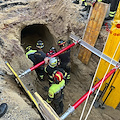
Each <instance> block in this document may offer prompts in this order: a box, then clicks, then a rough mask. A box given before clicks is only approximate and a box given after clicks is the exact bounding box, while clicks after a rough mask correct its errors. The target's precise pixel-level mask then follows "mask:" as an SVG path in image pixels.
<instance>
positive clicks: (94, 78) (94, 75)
mask: <svg viewBox="0 0 120 120" xmlns="http://www.w3.org/2000/svg"><path fill="white" fill-rule="evenodd" d="M102 54H103V52H102ZM99 64H100V61H99V63H98V66H97V69H96V72H95V75H94V78H93V80H92V83H91V86H90V89H89V93H88V96H87V98H86V101H85V104H84V107H83V110H82V113H81V116H80V120H82V117H83V114H84V111H85V107H86V105H87V102H88V99H89V95H90V91H91V90H92V86H93V83H94V79H95V77H96V74H97V71H98V67H99Z"/></svg>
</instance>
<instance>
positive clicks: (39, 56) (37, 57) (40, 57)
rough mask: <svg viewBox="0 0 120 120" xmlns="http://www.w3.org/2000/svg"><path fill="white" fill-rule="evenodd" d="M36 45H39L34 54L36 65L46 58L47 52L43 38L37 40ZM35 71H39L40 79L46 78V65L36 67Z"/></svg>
mask: <svg viewBox="0 0 120 120" xmlns="http://www.w3.org/2000/svg"><path fill="white" fill-rule="evenodd" d="M36 47H37V51H36V52H35V54H34V57H35V65H36V64H38V63H40V62H42V61H43V60H44V58H45V57H46V54H45V53H44V52H43V48H44V43H43V42H42V41H41V40H39V41H38V42H37V45H36ZM35 71H36V73H37V76H38V78H39V80H40V81H43V80H44V65H41V66H40V67H38V68H37V69H35Z"/></svg>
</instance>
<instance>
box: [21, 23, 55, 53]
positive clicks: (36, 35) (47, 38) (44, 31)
mask: <svg viewBox="0 0 120 120" xmlns="http://www.w3.org/2000/svg"><path fill="white" fill-rule="evenodd" d="M38 40H42V41H43V42H44V45H45V47H44V49H43V51H44V52H48V51H49V49H50V47H51V46H54V45H55V44H54V41H55V40H54V38H53V35H52V34H51V33H50V31H49V29H48V28H47V27H46V26H45V25H43V24H34V25H29V26H26V27H25V28H24V29H23V30H22V31H21V45H22V47H23V48H24V50H25V48H26V47H27V46H28V45H31V46H32V48H33V49H36V43H37V41H38Z"/></svg>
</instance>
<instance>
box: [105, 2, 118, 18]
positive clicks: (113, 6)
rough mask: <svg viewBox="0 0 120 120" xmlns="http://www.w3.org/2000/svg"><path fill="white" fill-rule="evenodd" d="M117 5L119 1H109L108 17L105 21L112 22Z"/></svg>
mask: <svg viewBox="0 0 120 120" xmlns="http://www.w3.org/2000/svg"><path fill="white" fill-rule="evenodd" d="M118 5H119V0H111V6H110V12H109V16H108V17H106V18H105V20H112V19H113V18H114V16H115V14H116V11H117V8H118Z"/></svg>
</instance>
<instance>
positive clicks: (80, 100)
mask: <svg viewBox="0 0 120 120" xmlns="http://www.w3.org/2000/svg"><path fill="white" fill-rule="evenodd" d="M117 68H119V65H118V66H116V67H115V68H113V69H112V70H111V71H110V72H109V73H108V74H107V75H106V76H105V77H104V80H103V78H102V79H101V80H100V81H99V82H98V83H97V84H96V85H94V86H93V87H92V89H91V90H90V91H88V92H87V93H86V94H84V95H83V96H82V97H81V98H80V99H79V100H78V101H77V102H76V103H75V104H74V105H72V106H71V107H70V108H68V110H67V111H66V112H65V113H64V114H63V115H62V116H61V117H60V120H64V119H65V118H66V117H67V116H68V115H69V114H70V113H72V112H73V111H74V110H75V109H76V108H77V107H78V106H79V105H80V104H81V103H83V102H84V101H85V99H86V98H87V96H88V95H89V96H90V95H91V94H92V93H93V92H94V91H95V90H96V89H97V88H98V87H99V86H100V84H101V83H102V81H103V82H104V81H105V80H106V79H107V78H108V77H110V76H111V75H112V74H113V73H114V72H115V71H116V70H117Z"/></svg>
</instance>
